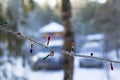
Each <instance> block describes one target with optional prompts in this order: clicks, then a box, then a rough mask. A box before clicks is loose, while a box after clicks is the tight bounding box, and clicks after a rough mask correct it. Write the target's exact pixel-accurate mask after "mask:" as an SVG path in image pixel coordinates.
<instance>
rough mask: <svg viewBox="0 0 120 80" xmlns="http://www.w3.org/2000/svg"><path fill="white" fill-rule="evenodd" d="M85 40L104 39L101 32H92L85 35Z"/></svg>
mask: <svg viewBox="0 0 120 80" xmlns="http://www.w3.org/2000/svg"><path fill="white" fill-rule="evenodd" d="M86 39H87V40H101V39H104V35H103V34H93V35H88V36H87V37H86Z"/></svg>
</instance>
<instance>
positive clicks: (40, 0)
mask: <svg viewBox="0 0 120 80" xmlns="http://www.w3.org/2000/svg"><path fill="white" fill-rule="evenodd" d="M34 1H35V2H37V3H38V4H43V3H46V2H47V3H49V4H50V6H51V7H54V6H55V5H56V3H57V0H34ZM71 1H73V0H71ZM76 1H79V0H76ZM90 1H97V2H99V3H100V4H104V3H105V2H106V1H107V0H90Z"/></svg>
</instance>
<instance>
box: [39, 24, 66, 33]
mask: <svg viewBox="0 0 120 80" xmlns="http://www.w3.org/2000/svg"><path fill="white" fill-rule="evenodd" d="M63 31H64V27H63V26H62V25H60V24H58V23H56V22H52V23H49V24H48V25H46V26H43V28H41V29H39V32H40V33H50V32H63Z"/></svg>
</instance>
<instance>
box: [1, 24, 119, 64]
mask: <svg viewBox="0 0 120 80" xmlns="http://www.w3.org/2000/svg"><path fill="white" fill-rule="evenodd" d="M0 29H1V30H2V31H5V32H8V33H11V34H13V35H15V36H17V37H19V38H22V39H25V40H29V41H32V42H34V43H36V44H38V45H40V46H42V47H44V48H46V49H48V50H49V51H50V54H49V55H48V56H53V55H54V53H55V52H60V53H62V54H63V55H68V56H71V57H84V58H90V59H97V60H101V61H105V62H109V63H120V61H115V60H111V59H106V58H100V57H95V56H89V55H88V56H87V55H77V54H75V53H74V52H68V51H65V50H60V49H55V50H53V49H51V48H49V46H46V45H44V44H42V43H39V42H37V41H35V40H33V39H31V38H30V37H27V36H25V35H23V34H21V33H20V32H14V31H13V30H11V29H8V28H7V27H5V26H4V25H0ZM1 35H2V34H1ZM51 53H52V55H51ZM48 56H47V57H48ZM45 59H46V57H45Z"/></svg>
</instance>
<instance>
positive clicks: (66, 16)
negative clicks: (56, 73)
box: [62, 0, 74, 80]
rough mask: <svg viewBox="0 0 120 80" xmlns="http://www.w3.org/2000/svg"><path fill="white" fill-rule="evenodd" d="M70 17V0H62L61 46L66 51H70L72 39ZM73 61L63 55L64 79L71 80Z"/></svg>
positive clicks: (71, 58)
mask: <svg viewBox="0 0 120 80" xmlns="http://www.w3.org/2000/svg"><path fill="white" fill-rule="evenodd" d="M70 17H71V5H70V0H62V23H63V26H64V28H65V31H64V46H63V48H64V50H67V51H71V43H72V41H74V35H73V32H72V26H71V21H70ZM73 61H74V58H73V57H70V56H68V55H64V80H73Z"/></svg>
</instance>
